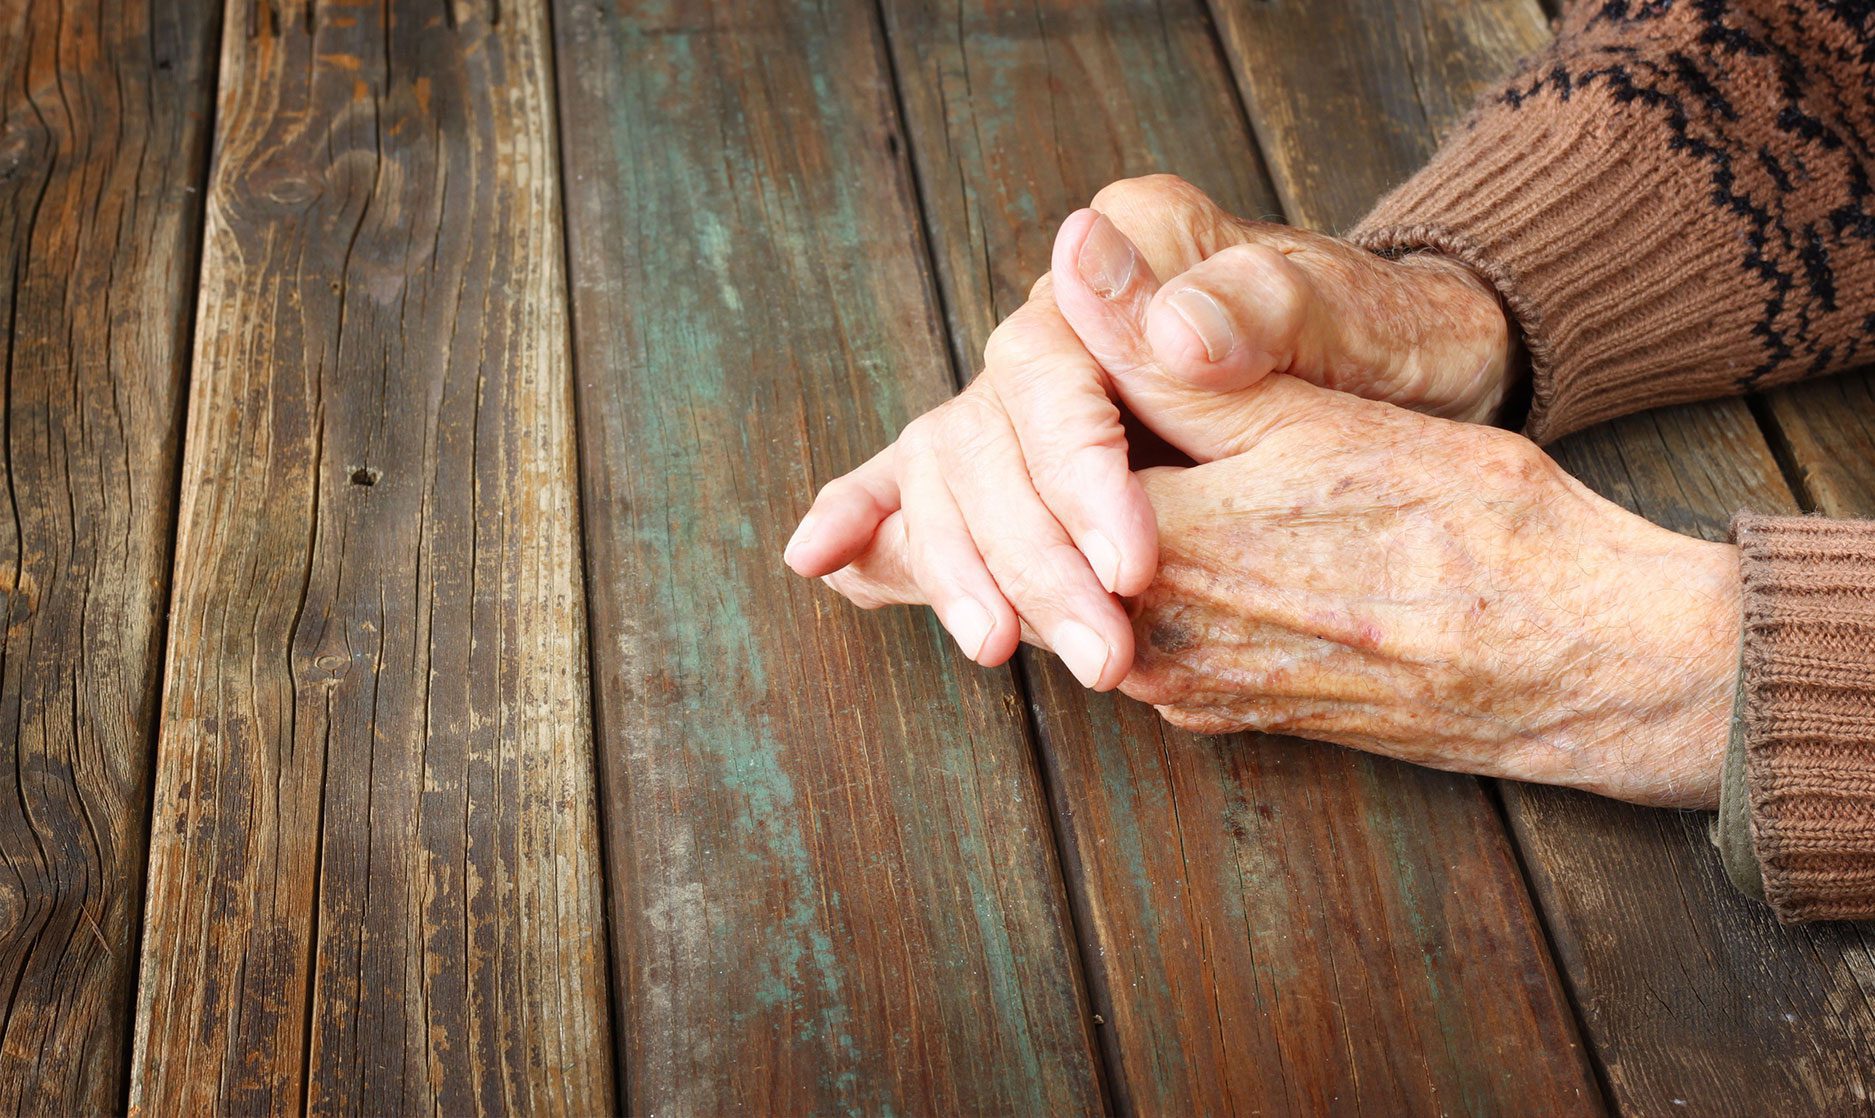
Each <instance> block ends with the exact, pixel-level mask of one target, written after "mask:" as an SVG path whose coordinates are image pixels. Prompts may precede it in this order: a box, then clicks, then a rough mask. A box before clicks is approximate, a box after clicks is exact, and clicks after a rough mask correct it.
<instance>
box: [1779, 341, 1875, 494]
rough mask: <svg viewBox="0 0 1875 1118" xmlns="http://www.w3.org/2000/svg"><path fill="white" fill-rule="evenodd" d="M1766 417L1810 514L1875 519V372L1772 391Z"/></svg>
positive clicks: (1860, 372)
mask: <svg viewBox="0 0 1875 1118" xmlns="http://www.w3.org/2000/svg"><path fill="white" fill-rule="evenodd" d="M1762 416H1763V418H1764V421H1765V431H1766V433H1767V434H1768V435H1769V436H1770V438H1771V441H1772V443H1773V444H1774V445H1775V446H1776V447H1777V449H1778V452H1779V456H1780V457H1781V458H1782V459H1783V460H1784V461H1785V462H1786V463H1787V464H1788V466H1789V468H1790V470H1791V473H1792V475H1793V481H1794V484H1795V486H1796V488H1797V493H1798V496H1799V497H1801V498H1802V499H1803V507H1804V509H1805V510H1806V511H1811V512H1820V513H1823V514H1825V515H1827V516H1851V517H1864V518H1875V371H1870V370H1867V369H1864V370H1860V371H1857V372H1853V373H1847V374H1845V375H1843V376H1836V377H1824V378H1823V379H1821V380H1814V381H1809V382H1807V383H1803V384H1796V385H1792V386H1790V387H1789V388H1785V389H1780V390H1779V391H1776V392H1772V393H1770V394H1769V395H1768V396H1766V397H1765V407H1764V411H1763V413H1762Z"/></svg>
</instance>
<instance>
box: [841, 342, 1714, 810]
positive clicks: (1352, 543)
mask: <svg viewBox="0 0 1875 1118" xmlns="http://www.w3.org/2000/svg"><path fill="white" fill-rule="evenodd" d="M1223 433H1224V432H1223V430H1222V429H1220V434H1223ZM1228 435H1229V437H1230V439H1231V440H1232V441H1233V442H1234V443H1235V447H1236V453H1235V454H1233V455H1232V456H1230V457H1227V458H1222V459H1219V460H1217V461H1213V462H1210V463H1208V464H1205V465H1200V466H1196V467H1193V468H1189V469H1177V468H1161V469H1154V470H1148V471H1145V472H1143V473H1142V474H1140V475H1138V476H1139V478H1140V480H1141V482H1142V485H1143V488H1144V490H1145V492H1146V495H1147V497H1148V499H1149V500H1150V501H1151V503H1152V507H1153V509H1154V510H1155V512H1156V514H1157V526H1158V538H1159V566H1158V573H1157V577H1156V579H1155V580H1154V581H1153V583H1152V584H1151V585H1150V586H1149V587H1147V588H1146V589H1145V591H1144V592H1143V593H1142V594H1140V595H1139V596H1138V597H1137V598H1135V599H1133V600H1132V601H1131V602H1130V603H1129V611H1130V613H1131V619H1132V628H1133V633H1134V635H1135V639H1136V647H1137V650H1138V651H1137V659H1136V663H1135V665H1134V667H1133V670H1132V672H1131V673H1130V674H1129V675H1128V676H1127V677H1126V678H1125V679H1124V680H1123V681H1122V682H1121V684H1120V689H1121V690H1122V691H1124V692H1125V693H1126V694H1128V695H1131V696H1133V697H1135V698H1138V699H1141V700H1143V701H1145V702H1148V703H1152V704H1154V705H1155V706H1156V707H1157V708H1158V709H1159V711H1160V712H1161V713H1162V714H1163V715H1164V716H1165V717H1166V718H1167V719H1168V720H1170V721H1172V722H1173V723H1175V724H1177V725H1179V726H1183V727H1186V728H1188V729H1192V730H1196V731H1199V732H1204V733H1218V732H1224V731H1232V730H1268V731H1275V732H1282V733H1288V734H1295V735H1300V736H1303V737H1309V738H1315V739H1319V740H1323V741H1331V742H1338V743H1341V744H1344V745H1349V746H1354V747H1356V748H1360V749H1365V750H1370V751H1372V752H1376V753H1382V754H1386V755H1388V756H1392V757H1397V758H1400V759H1403V760H1407V761H1412V762H1415V763H1419V764H1426V765H1432V766H1436V767H1439V768H1446V769H1454V770H1458V771H1463V772H1471V773H1479V774H1484V775H1490V776H1501V777H1510V778H1513V779H1519V780H1532V781H1541V782H1545V783H1552V784H1562V785H1569V786H1573V787H1578V788H1583V789H1587V790H1590V791H1594V792H1598V793H1602V794H1605V795H1610V796H1616V797H1619V798H1622V799H1627V800H1633V801H1637V802H1641V803H1649V804H1661V805H1671V806H1679V807H1711V806H1713V804H1715V803H1716V802H1717V798H1718V783H1719V771H1720V760H1721V756H1722V753H1723V750H1724V744H1725V739H1726V728H1727V725H1728V723H1729V719H1730V714H1731V707H1732V686H1733V680H1734V673H1735V670H1736V666H1737V640H1738V629H1739V605H1738V595H1739V587H1738V561H1737V558H1736V557H1735V556H1734V555H1733V554H1732V548H1730V547H1729V546H1726V545H1722V544H1711V543H1705V542H1703V541H1700V540H1695V539H1691V538H1688V537H1685V536H1680V535H1677V534H1675V533H1672V532H1669V531H1667V530H1665V529H1663V528H1659V527H1656V526H1655V525H1653V524H1650V523H1649V522H1647V521H1646V520H1644V519H1642V518H1640V517H1638V516H1634V515H1633V514H1631V513H1628V512H1626V511H1625V510H1623V509H1620V508H1618V507H1617V506H1615V505H1613V504H1610V503H1609V502H1607V501H1605V500H1603V499H1601V498H1600V497H1597V496H1596V495H1594V494H1593V493H1591V492H1589V491H1588V490H1587V489H1586V488H1584V487H1583V486H1582V485H1581V484H1579V483H1578V482H1576V481H1575V480H1574V479H1573V478H1570V477H1569V476H1568V475H1567V474H1565V473H1564V472H1563V471H1562V470H1561V469H1560V468H1558V467H1557V466H1556V465H1555V464H1554V462H1552V461H1551V460H1550V459H1549V458H1548V457H1547V456H1546V455H1544V454H1543V452H1542V451H1541V450H1540V449H1538V448H1537V447H1536V446H1535V445H1534V444H1533V443H1530V442H1529V441H1528V440H1525V439H1523V438H1522V437H1520V436H1517V435H1514V434H1511V433H1509V432H1505V431H1500V430H1496V429H1493V428H1488V427H1481V426H1475V425H1468V424H1461V423H1454V422H1450V421H1447V420H1441V419H1435V418H1430V417H1427V416H1422V415H1417V414H1414V413H1412V412H1408V411H1405V410H1403V409H1400V408H1397V407H1393V406H1391V405H1387V404H1380V403H1374V402H1371V401H1367V400H1362V399H1359V398H1357V397H1354V396H1351V395H1347V394H1345V393H1338V392H1329V391H1326V390H1323V389H1320V388H1317V387H1315V386H1312V385H1308V384H1304V383H1302V382H1300V381H1298V380H1295V379H1294V378H1290V377H1284V376H1276V377H1271V378H1268V379H1266V380H1265V381H1263V382H1262V383H1261V384H1259V385H1258V386H1256V387H1255V388H1252V389H1250V390H1248V391H1247V392H1245V393H1243V394H1242V395H1241V397H1240V398H1238V399H1236V400H1235V401H1234V411H1233V412H1232V414H1231V420H1230V428H1229V432H1228ZM903 515H904V514H903V513H902V512H901V513H894V514H893V516H892V517H890V518H888V519H887V522H886V524H885V525H884V526H883V527H882V528H881V531H880V532H879V535H878V539H877V541H876V542H875V544H874V546H873V548H872V549H871V550H869V551H868V552H867V553H866V554H865V555H863V556H862V557H861V558H860V559H859V560H858V561H857V562H855V563H854V564H852V565H851V566H849V567H848V568H846V569H845V570H843V571H842V572H840V574H838V575H836V576H835V577H834V579H833V583H834V585H835V586H836V587H837V588H838V589H840V590H841V591H842V592H843V593H845V594H847V595H848V596H849V597H851V598H853V599H854V600H855V601H857V602H860V603H861V604H865V605H878V604H885V603H889V602H909V603H916V602H920V601H923V600H924V599H923V592H922V590H921V589H920V586H919V584H918V581H917V579H916V577H915V569H914V564H913V563H912V562H911V561H910V558H909V556H908V554H907V550H906V546H907V537H906V535H905V534H904V533H903V532H902V531H900V530H899V527H898V525H897V524H895V523H894V521H895V520H896V519H898V518H900V517H902V516H903Z"/></svg>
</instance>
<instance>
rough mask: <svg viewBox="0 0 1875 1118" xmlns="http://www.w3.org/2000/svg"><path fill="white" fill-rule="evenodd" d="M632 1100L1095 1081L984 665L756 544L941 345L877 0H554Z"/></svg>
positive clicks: (778, 1104)
mask: <svg viewBox="0 0 1875 1118" xmlns="http://www.w3.org/2000/svg"><path fill="white" fill-rule="evenodd" d="M555 22H556V28H557V32H558V36H559V76H560V83H561V111H562V114H563V122H564V129H565V136H566V148H565V150H566V162H567V172H566V177H567V188H568V228H569V231H570V249H571V254H570V260H571V276H572V280H573V290H574V326H575V338H576V342H575V349H576V354H577V363H578V377H579V391H580V415H581V446H582V449H583V456H582V460H583V463H584V471H583V477H584V493H585V499H584V504H583V508H584V511H585V514H586V522H587V556H588V560H589V563H588V569H589V571H590V577H591V582H590V596H591V600H592V610H593V615H592V616H593V634H594V635H593V642H592V644H593V653H594V665H595V667H594V670H595V673H596V676H595V678H596V679H597V681H598V688H597V704H598V706H597V712H598V716H599V718H598V726H599V730H600V739H601V756H602V757H603V758H604V765H605V788H606V796H605V802H606V828H607V836H608V850H609V852H610V856H611V871H612V877H611V880H612V885H613V893H612V912H613V916H614V926H615V928H616V929H617V945H618V951H617V953H616V954H615V966H616V972H615V973H616V989H617V991H618V995H619V999H620V1005H619V1013H618V1018H619V1020H620V1022H621V1030H620V1031H621V1034H622V1037H623V1040H624V1045H625V1047H624V1049H623V1055H624V1061H625V1064H626V1066H627V1068H628V1069H629V1070H628V1074H627V1076H626V1081H627V1083H628V1084H629V1095H628V1100H627V1101H628V1103H629V1105H630V1108H631V1109H632V1110H633V1111H636V1112H644V1113H660V1114H662V1113H682V1114H713V1113H725V1112H747V1113H755V1114H805V1113H853V1114H875V1113H900V1114H904V1113H930V1114H951V1113H965V1114H971V1113H1010V1114H1068V1113H1089V1112H1094V1111H1098V1110H1100V1109H1101V1108H1102V1105H1103V1104H1102V1099H1101V1096H1100V1093H1099V1082H1098V1076H1097V1070H1096V1064H1095V1059H1094V1053H1093V1043H1092V1025H1091V1020H1090V1011H1089V1008H1088V1005H1087V1002H1086V999H1085V996H1084V993H1083V991H1082V989H1081V986H1080V982H1079V978H1078V975H1077V965H1076V960H1075V954H1074V944H1073V938H1072V933H1071V930H1070V927H1069V924H1068V913H1067V906H1066V902H1065V900H1064V896H1063V889H1062V885H1061V880H1060V876H1059V871H1058V868H1057V866H1056V863H1055V859H1054V856H1053V853H1052V843H1051V841H1050V836H1049V824H1048V816H1047V805H1046V803H1045V802H1044V797H1043V793H1042V789H1041V786H1040V782H1039V779H1038V774H1037V771H1036V768H1035V765H1034V761H1033V758H1032V756H1031V753H1030V751H1029V749H1028V746H1027V743H1026V741H1025V737H1024V734H1023V716H1022V708H1021V703H1020V701H1019V699H1018V696H1017V693H1016V691H1015V689H1014V687H1013V686H1012V684H1011V680H1010V678H1009V675H1008V674H1007V673H1006V672H1001V671H996V672H986V671H981V670H978V669H976V668H975V667H974V666H972V665H970V664H968V663H967V662H966V661H965V660H963V658H962V657H961V656H959V655H957V654H956V653H955V651H954V649H953V648H952V647H951V645H950V642H949V641H948V640H947V639H946V638H944V636H943V634H942V633H941V631H940V630H939V629H938V628H937V626H936V625H935V623H934V622H932V621H931V620H930V619H929V617H928V615H927V613H926V611H911V610H899V611H892V612H888V613H880V614H872V615H866V614H861V613H860V612H858V611H856V610H854V609H853V608H852V607H850V606H848V605H847V604H845V603H844V602H842V601H841V600H839V599H838V598H836V597H835V596H834V595H833V594H832V593H831V592H830V591H828V590H826V589H825V588H824V587H822V586H819V585H817V584H815V583H812V582H804V581H802V580H800V579H797V578H795V577H794V576H792V575H791V574H789V573H788V572H787V570H786V569H785V568H784V567H783V566H782V564H781V558H780V557H781V550H782V546H783V544H784V542H785V541H786V539H787V536H788V533H789V532H790V531H791V530H792V529H793V526H794V521H795V519H796V518H797V517H798V516H799V514H800V513H801V512H802V511H803V510H805V508H806V507H807V504H808V501H809V498H810V496H811V494H812V492H813V488H814V486H815V485H817V484H818V483H821V482H824V481H826V480H828V479H830V478H832V477H833V476H835V475H836V474H838V473H840V472H843V471H844V470H847V469H850V468H851V467H852V466H854V465H857V464H858V463H859V462H860V461H861V460H863V458H865V457H866V456H868V455H870V454H871V453H872V452H873V451H875V450H876V449H878V448H879V447H880V446H883V445H884V444H885V443H886V442H887V441H888V440H889V438H890V436H891V435H892V434H893V433H894V431H895V429H896V428H897V427H898V426H899V425H901V424H902V423H904V422H905V421H906V420H908V419H910V418H911V417H912V416H913V415H915V414H916V413H917V412H919V411H921V410H923V409H925V408H927V407H929V406H931V405H933V404H935V403H937V402H938V401H940V400H942V399H943V398H944V396H945V395H946V394H947V391H948V387H949V363H948V361H947V360H946V357H945V350H944V347H943V342H942V336H941V333H940V330H939V326H938V322H937V317H936V312H935V309H934V302H933V293H932V289H931V285H930V280H929V275H928V272H927V271H926V259H927V257H926V249H925V245H924V243H923V240H922V237H921V235H920V231H919V218H918V213H917V210H916V208H915V204H914V201H913V196H912V189H911V185H910V181H909V177H908V172H907V168H906V165H905V161H904V157H903V153H902V148H903V144H902V141H901V139H900V134H899V125H898V121H897V119H896V114H895V111H894V106H893V94H892V88H891V84H890V79H889V75H888V72H887V68H886V63H885V59H884V58H883V56H882V51H881V44H880V41H879V37H878V29H877V27H876V24H875V21H874V13H873V9H872V8H871V6H870V5H857V4H847V3H826V4H820V5H816V4H813V3H805V2H802V3H791V2H782V0H774V2H766V3H746V2H745V3H729V2H724V3H719V4H685V3H677V2H675V0H673V2H669V3H643V4H623V3H618V4H614V3H611V2H607V0H567V2H563V3H561V4H559V5H558V7H557V8H556V11H555Z"/></svg>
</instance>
